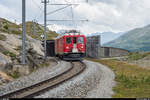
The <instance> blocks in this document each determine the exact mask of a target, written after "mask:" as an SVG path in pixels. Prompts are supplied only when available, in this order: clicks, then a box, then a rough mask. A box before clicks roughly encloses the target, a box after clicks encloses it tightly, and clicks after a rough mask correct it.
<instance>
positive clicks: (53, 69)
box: [0, 61, 71, 95]
mask: <svg viewBox="0 0 150 100" xmlns="http://www.w3.org/2000/svg"><path fill="white" fill-rule="evenodd" d="M70 67H71V65H70V63H69V62H64V61H60V62H58V64H57V65H56V64H54V63H52V64H51V65H50V66H49V67H44V68H40V69H38V70H37V71H35V72H33V73H31V74H30V75H28V76H24V77H20V78H18V79H16V80H15V81H12V82H10V83H8V84H7V85H5V86H0V95H2V94H5V93H8V92H11V91H14V90H18V89H20V88H23V87H27V86H30V85H32V84H35V83H38V82H41V81H42V80H46V79H48V78H50V77H53V76H55V75H58V74H59V73H62V72H64V71H66V70H67V69H68V68H70Z"/></svg>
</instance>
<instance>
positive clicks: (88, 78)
mask: <svg viewBox="0 0 150 100" xmlns="http://www.w3.org/2000/svg"><path fill="white" fill-rule="evenodd" d="M84 62H85V63H86V65H87V68H86V70H85V71H84V72H83V73H82V74H80V75H79V76H77V77H74V78H72V79H71V80H69V81H66V82H64V83H63V84H60V85H59V86H57V87H56V88H53V89H51V90H49V91H47V92H45V93H43V94H42V95H40V96H36V97H35V98H72V97H77V98H111V96H112V94H113V91H112V87H113V86H114V85H115V82H114V78H115V75H114V73H113V72H112V71H111V70H110V69H109V68H107V67H106V66H103V65H101V64H99V63H95V62H90V61H84Z"/></svg>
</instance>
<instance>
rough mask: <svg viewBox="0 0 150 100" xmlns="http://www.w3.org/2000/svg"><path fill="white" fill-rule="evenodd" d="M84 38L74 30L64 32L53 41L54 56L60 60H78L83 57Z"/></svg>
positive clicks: (84, 48)
mask: <svg viewBox="0 0 150 100" xmlns="http://www.w3.org/2000/svg"><path fill="white" fill-rule="evenodd" d="M85 51H86V38H85V36H84V35H83V34H81V33H80V32H78V31H76V30H69V31H64V32H63V33H62V34H60V35H59V36H58V37H57V38H56V40H55V54H56V56H59V57H60V58H61V59H66V60H78V59H80V58H83V57H84V56H85Z"/></svg>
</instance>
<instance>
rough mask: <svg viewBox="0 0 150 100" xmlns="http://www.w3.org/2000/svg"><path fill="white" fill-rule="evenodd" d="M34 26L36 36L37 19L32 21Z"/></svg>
mask: <svg viewBox="0 0 150 100" xmlns="http://www.w3.org/2000/svg"><path fill="white" fill-rule="evenodd" d="M32 24H33V34H35V33H36V20H35V19H34V20H33V21H32Z"/></svg>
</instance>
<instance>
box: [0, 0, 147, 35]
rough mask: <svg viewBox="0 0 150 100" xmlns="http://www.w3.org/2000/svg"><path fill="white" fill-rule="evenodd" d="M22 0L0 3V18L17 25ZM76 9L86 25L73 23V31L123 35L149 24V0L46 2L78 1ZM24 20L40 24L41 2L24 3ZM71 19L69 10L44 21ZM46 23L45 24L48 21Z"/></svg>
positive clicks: (64, 25) (58, 26)
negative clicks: (34, 20)
mask: <svg viewBox="0 0 150 100" xmlns="http://www.w3.org/2000/svg"><path fill="white" fill-rule="evenodd" d="M21 1H22V0H0V17H3V18H6V19H9V20H11V21H14V20H17V22H21V15H22V14H21V11H22V10H21V9H22V7H21ZM79 1H81V2H82V3H81V4H80V5H79V6H73V11H74V16H75V19H88V20H89V22H84V23H81V22H78V23H77V22H76V25H77V29H80V30H81V31H83V32H84V33H95V32H104V31H113V32H124V31H129V30H131V29H134V28H137V27H143V26H145V25H148V24H150V17H149V16H150V12H149V11H150V0H89V3H84V2H83V1H84V0H50V3H54V2H56V3H68V2H74V3H76V2H79ZM26 4H27V5H26V6H27V9H26V11H27V12H26V13H27V20H30V21H31V20H33V19H36V20H38V22H39V23H43V12H42V9H43V4H42V3H41V0H26ZM58 8H60V6H59V7H58V6H53V7H52V6H48V12H50V11H53V10H55V9H58ZM69 18H71V7H69V8H67V9H65V10H62V11H59V12H57V13H55V14H53V15H49V16H48V19H69ZM48 23H49V22H48ZM51 24H55V25H52V26H49V27H50V28H53V29H54V30H58V29H62V28H72V26H71V25H72V23H58V22H54V23H51Z"/></svg>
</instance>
